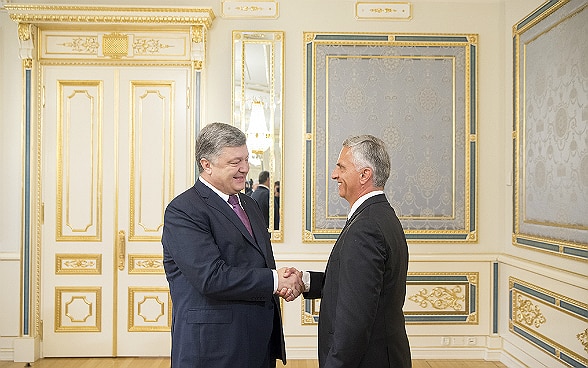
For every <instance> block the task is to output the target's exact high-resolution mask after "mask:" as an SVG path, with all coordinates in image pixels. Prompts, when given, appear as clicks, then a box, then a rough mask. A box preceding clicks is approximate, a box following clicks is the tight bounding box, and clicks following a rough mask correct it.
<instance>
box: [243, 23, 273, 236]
mask: <svg viewBox="0 0 588 368" xmlns="http://www.w3.org/2000/svg"><path fill="white" fill-rule="evenodd" d="M283 55H284V32H282V31H233V89H232V90H233V96H232V97H233V98H232V99H233V125H234V126H237V127H239V128H241V130H243V131H244V132H245V134H246V135H247V146H248V148H249V164H250V169H249V176H248V180H249V183H250V184H252V185H253V188H255V187H256V186H257V184H258V180H259V174H260V173H261V172H262V171H268V172H269V185H268V187H269V213H268V217H269V226H268V228H269V231H270V233H271V238H272V241H273V242H282V241H283V229H284V225H283V223H284V220H283V219H284V216H283V213H284V208H283V201H280V197H279V196H280V192H281V190H282V187H281V185H282V184H283V182H284V180H283V164H284V161H283V151H282V144H283V140H282V133H283V120H284V119H283V113H282V105H283V101H282V96H283V85H284V84H283V70H284V62H283ZM276 183H279V184H280V185H276ZM250 189H251V188H246V191H247V192H248V194H251V193H250Z"/></svg>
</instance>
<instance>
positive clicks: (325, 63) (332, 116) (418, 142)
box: [303, 33, 478, 243]
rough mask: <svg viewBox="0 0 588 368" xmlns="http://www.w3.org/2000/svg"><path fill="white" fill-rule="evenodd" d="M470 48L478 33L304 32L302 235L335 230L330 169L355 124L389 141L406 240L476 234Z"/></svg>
mask: <svg viewBox="0 0 588 368" xmlns="http://www.w3.org/2000/svg"><path fill="white" fill-rule="evenodd" d="M477 50H478V36H477V35H475V34H449V35H432V34H422V35H421V34H385V33H370V34H368V33H353V34H333V33H305V34H304V58H305V101H304V104H305V128H304V129H305V137H304V142H305V143H304V144H305V147H304V149H305V155H304V205H303V217H304V218H303V241H304V242H308V243H314V242H331V241H333V240H335V239H336V238H337V236H338V234H339V233H340V232H341V229H342V228H343V226H344V224H345V221H346V216H347V213H348V212H349V204H348V203H347V202H346V201H345V200H344V199H343V198H340V197H339V195H338V191H337V183H336V182H335V181H334V180H331V172H332V170H333V168H334V167H335V163H336V162H337V157H338V155H339V151H340V150H341V144H342V142H343V141H344V140H345V139H346V138H347V137H349V136H352V135H360V134H372V135H375V136H377V137H379V138H381V139H382V140H383V141H384V142H385V143H386V144H387V147H388V152H389V154H390V158H391V161H392V171H391V175H390V178H389V179H388V182H387V184H386V186H385V189H384V190H385V193H386V196H387V198H388V200H389V201H390V203H391V204H392V206H393V207H394V209H395V211H396V213H397V215H398V217H399V218H400V221H401V222H402V225H403V227H404V230H405V233H406V237H407V239H408V240H415V241H426V242H444V243H445V242H476V241H477V224H476V213H477V183H476V175H477V173H476V171H477V165H476V163H477V110H476V107H477V93H476V90H477V88H476V80H477V76H476V74H477V71H476V70H477V68H476V64H477V63H476V58H477Z"/></svg>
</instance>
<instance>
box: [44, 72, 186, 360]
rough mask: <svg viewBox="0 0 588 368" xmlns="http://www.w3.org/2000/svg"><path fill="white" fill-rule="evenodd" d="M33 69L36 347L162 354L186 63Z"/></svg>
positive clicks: (49, 352) (50, 351)
mask: <svg viewBox="0 0 588 368" xmlns="http://www.w3.org/2000/svg"><path fill="white" fill-rule="evenodd" d="M41 72H42V80H43V82H42V83H43V87H42V91H43V93H42V98H41V100H42V101H41V108H42V124H43V129H42V134H43V137H42V142H43V143H42V144H43V147H42V167H43V169H42V195H43V198H42V201H43V203H44V211H43V212H44V222H43V225H42V240H41V247H40V250H41V260H42V264H41V289H40V290H41V320H42V324H43V325H42V331H43V336H42V352H43V355H44V356H166V355H169V353H170V327H171V300H170V297H169V291H168V286H167V281H166V279H165V275H164V272H163V264H162V247H161V233H162V228H163V214H164V209H165V206H166V205H167V203H168V202H169V201H170V200H171V199H172V198H173V197H174V196H175V195H177V194H178V193H180V192H181V191H183V190H185V189H186V188H187V187H188V186H190V185H192V183H193V178H192V176H193V172H194V171H193V167H192V162H193V161H192V160H191V156H192V151H193V150H192V148H191V147H192V143H193V139H192V138H191V137H193V134H194V132H193V129H192V128H191V125H192V124H191V120H192V119H191V118H190V116H191V113H192V112H191V107H190V106H189V105H190V100H191V99H190V96H189V92H188V91H189V86H190V80H191V78H192V73H191V70H190V68H189V67H178V68H172V67H166V68H148V67H106V66H105V67H100V66H98V67H96V66H94V67H85V66H75V67H64V66H45V67H42V68H41Z"/></svg>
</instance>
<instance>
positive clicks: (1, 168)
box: [0, 11, 22, 360]
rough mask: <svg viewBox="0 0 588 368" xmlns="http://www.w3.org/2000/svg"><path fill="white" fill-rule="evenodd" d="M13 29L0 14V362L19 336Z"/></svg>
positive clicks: (18, 79)
mask: <svg viewBox="0 0 588 368" xmlns="http://www.w3.org/2000/svg"><path fill="white" fill-rule="evenodd" d="M17 46H18V37H17V32H16V25H15V24H13V22H11V21H10V20H9V18H8V15H7V14H6V13H5V12H3V11H0V112H1V113H0V177H1V179H0V207H1V209H0V360H1V359H7V358H9V357H11V356H12V340H13V338H14V337H15V336H18V335H19V333H20V332H19V331H20V330H19V320H20V314H19V309H20V288H19V286H20V284H19V281H20V276H19V275H20V239H21V233H20V229H21V219H22V216H21V208H22V206H21V200H22V185H21V183H22V134H21V126H22V124H21V122H22V116H21V114H22V108H21V106H22V87H21V86H22V74H21V68H20V65H21V63H20V60H19V59H18V53H15V52H14V51H15V50H16V47H17Z"/></svg>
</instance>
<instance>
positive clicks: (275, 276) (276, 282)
mask: <svg viewBox="0 0 588 368" xmlns="http://www.w3.org/2000/svg"><path fill="white" fill-rule="evenodd" d="M272 274H273V275H274V294H275V293H277V292H278V271H276V270H272Z"/></svg>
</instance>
